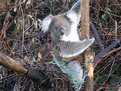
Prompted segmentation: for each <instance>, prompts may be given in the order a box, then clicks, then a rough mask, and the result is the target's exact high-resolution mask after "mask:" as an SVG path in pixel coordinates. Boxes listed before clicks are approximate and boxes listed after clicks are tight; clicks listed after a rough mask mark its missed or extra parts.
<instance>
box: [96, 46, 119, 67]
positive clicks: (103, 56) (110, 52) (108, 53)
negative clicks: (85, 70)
mask: <svg viewBox="0 0 121 91" xmlns="http://www.w3.org/2000/svg"><path fill="white" fill-rule="evenodd" d="M119 50H121V47H119V48H116V49H113V50H112V51H109V52H107V53H106V54H104V55H102V56H101V57H100V59H98V60H97V61H96V63H95V67H94V68H96V66H97V65H98V64H99V63H100V62H101V61H102V60H103V59H104V58H106V57H108V56H110V55H111V54H112V53H114V52H117V51H119Z"/></svg>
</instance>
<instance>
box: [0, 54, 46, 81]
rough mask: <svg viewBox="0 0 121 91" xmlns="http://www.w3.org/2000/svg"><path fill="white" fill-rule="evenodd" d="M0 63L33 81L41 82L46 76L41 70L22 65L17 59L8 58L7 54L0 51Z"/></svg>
mask: <svg viewBox="0 0 121 91" xmlns="http://www.w3.org/2000/svg"><path fill="white" fill-rule="evenodd" d="M0 64H1V65H2V66H4V67H5V68H8V69H10V70H13V71H15V72H18V73H21V74H24V75H26V76H28V77H29V78H31V79H33V80H35V81H41V82H42V81H44V80H45V79H46V76H45V75H44V73H43V72H42V71H40V70H36V69H31V68H29V69H27V68H25V67H24V66H22V65H21V64H20V63H19V62H18V61H16V60H14V59H12V58H10V57H9V56H6V55H5V54H3V53H1V52H0Z"/></svg>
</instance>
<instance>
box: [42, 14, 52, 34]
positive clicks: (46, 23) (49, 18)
mask: <svg viewBox="0 0 121 91" xmlns="http://www.w3.org/2000/svg"><path fill="white" fill-rule="evenodd" d="M52 20H53V15H48V16H47V17H45V18H44V19H43V21H42V31H43V32H44V33H45V32H47V31H48V30H49V27H50V24H51V22H52Z"/></svg>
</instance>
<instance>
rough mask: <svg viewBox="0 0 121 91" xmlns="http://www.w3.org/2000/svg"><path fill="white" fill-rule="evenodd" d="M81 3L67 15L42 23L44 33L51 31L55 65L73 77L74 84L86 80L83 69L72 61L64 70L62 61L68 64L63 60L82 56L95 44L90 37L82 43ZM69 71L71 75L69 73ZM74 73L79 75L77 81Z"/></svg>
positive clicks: (50, 16)
mask: <svg viewBox="0 0 121 91" xmlns="http://www.w3.org/2000/svg"><path fill="white" fill-rule="evenodd" d="M80 1H81V0H78V1H77V2H76V3H75V4H74V5H73V6H72V8H71V9H70V10H69V11H67V12H66V13H63V14H59V15H55V16H53V15H49V16H47V17H46V18H44V20H43V22H42V31H43V32H47V31H49V32H50V34H51V39H52V45H53V48H52V56H53V59H54V61H55V63H56V64H57V66H58V67H60V69H61V70H62V71H63V72H64V73H67V74H71V75H72V76H71V79H72V81H73V82H74V81H79V80H81V79H84V78H83V70H82V67H81V65H80V63H79V62H78V60H72V61H70V62H69V63H68V64H67V68H64V67H63V66H62V65H61V61H65V62H66V60H62V59H63V58H67V59H68V58H69V57H73V56H77V55H79V54H81V53H82V52H84V50H86V49H87V48H88V47H89V46H90V45H91V44H92V43H93V42H94V38H91V39H90V38H89V37H87V38H86V39H84V40H82V41H81V40H80V37H79V34H78V28H77V26H78V24H79V21H80V17H81V13H80V10H79V9H80ZM87 36H88V35H87ZM79 69H80V70H79ZM68 70H69V71H70V72H71V73H68ZM78 71H79V72H78ZM75 72H77V73H75ZM73 73H75V74H76V75H77V77H75V78H77V79H73V76H76V75H75V74H74V75H73ZM79 75H80V78H79Z"/></svg>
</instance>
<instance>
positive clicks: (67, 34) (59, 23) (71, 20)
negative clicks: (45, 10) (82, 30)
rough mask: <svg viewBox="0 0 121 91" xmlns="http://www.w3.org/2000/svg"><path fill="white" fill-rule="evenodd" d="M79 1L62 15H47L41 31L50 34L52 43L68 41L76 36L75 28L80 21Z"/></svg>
mask: <svg viewBox="0 0 121 91" xmlns="http://www.w3.org/2000/svg"><path fill="white" fill-rule="evenodd" d="M79 9H80V0H78V1H77V2H76V3H75V4H74V5H73V6H72V8H71V9H70V10H69V11H68V12H66V13H63V14H59V15H55V16H53V15H49V16H47V17H45V18H44V19H43V21H42V31H43V32H47V31H49V32H50V33H51V38H52V40H53V41H59V40H63V41H68V40H71V39H70V38H72V36H73V37H74V36H77V37H78V35H77V26H78V23H79V21H80V16H81V15H80V12H79Z"/></svg>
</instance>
